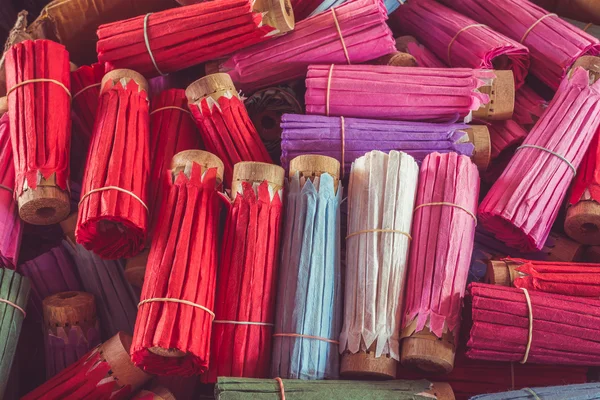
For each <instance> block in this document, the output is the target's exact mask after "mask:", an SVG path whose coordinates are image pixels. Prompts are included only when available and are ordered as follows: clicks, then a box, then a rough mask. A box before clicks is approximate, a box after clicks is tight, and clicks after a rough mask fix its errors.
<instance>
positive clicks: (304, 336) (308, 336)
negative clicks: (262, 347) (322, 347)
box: [273, 333, 340, 345]
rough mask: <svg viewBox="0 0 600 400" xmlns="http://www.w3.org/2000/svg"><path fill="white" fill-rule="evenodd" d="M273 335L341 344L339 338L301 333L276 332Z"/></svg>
mask: <svg viewBox="0 0 600 400" xmlns="http://www.w3.org/2000/svg"><path fill="white" fill-rule="evenodd" d="M273 337H299V338H304V339H314V340H320V341H322V342H327V343H333V344H337V345H339V344H340V342H338V341H337V340H332V339H327V338H324V337H320V336H311V335H300V334H299V333H276V334H274V335H273Z"/></svg>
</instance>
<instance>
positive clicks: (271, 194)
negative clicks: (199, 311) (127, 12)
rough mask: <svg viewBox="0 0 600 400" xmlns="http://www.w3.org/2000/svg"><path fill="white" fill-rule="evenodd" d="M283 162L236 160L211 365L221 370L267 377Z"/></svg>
mask: <svg viewBox="0 0 600 400" xmlns="http://www.w3.org/2000/svg"><path fill="white" fill-rule="evenodd" d="M284 179H285V171H284V170H283V168H281V167H279V166H276V165H272V164H265V163H257V162H242V163H238V164H236V165H235V169H234V171H233V183H232V189H231V194H232V197H233V200H232V204H231V207H230V208H229V210H228V216H227V222H226V224H225V233H224V239H223V247H222V250H221V251H222V252H221V263H220V266H219V273H218V279H217V293H216V299H215V320H214V321H213V328H212V348H211V355H210V357H211V358H210V367H209V369H208V373H207V375H205V378H206V380H207V381H208V382H216V380H217V376H236V377H246V378H266V377H268V376H269V370H270V362H271V341H272V334H273V323H274V318H275V298H276V295H277V290H276V287H275V285H276V282H277V270H278V259H279V240H280V225H281V220H282V217H283V204H282V201H283V198H282V194H283V182H284Z"/></svg>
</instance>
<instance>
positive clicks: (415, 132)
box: [281, 114, 490, 177]
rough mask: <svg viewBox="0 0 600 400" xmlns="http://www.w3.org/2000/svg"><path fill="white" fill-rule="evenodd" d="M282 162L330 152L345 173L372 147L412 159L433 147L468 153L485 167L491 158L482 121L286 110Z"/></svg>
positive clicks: (286, 166)
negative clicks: (435, 121) (384, 118)
mask: <svg viewBox="0 0 600 400" xmlns="http://www.w3.org/2000/svg"><path fill="white" fill-rule="evenodd" d="M281 127H282V128H283V132H282V138H283V141H282V143H281V150H282V154H281V164H282V166H283V167H284V168H286V169H287V168H288V166H289V163H290V160H291V159H293V158H294V157H297V156H300V155H302V154H317V155H324V156H329V157H333V158H335V159H336V160H338V161H339V162H340V163H341V164H342V167H343V171H342V177H343V176H348V175H349V173H350V167H351V166H352V163H353V162H354V160H356V159H357V158H358V157H362V156H363V155H364V154H365V153H367V152H369V151H371V150H373V149H375V150H380V151H383V152H389V151H391V150H398V151H403V152H405V153H407V154H409V155H411V156H412V157H413V158H415V160H417V162H419V163H420V162H421V161H423V159H424V158H425V156H427V155H428V154H429V153H433V152H434V151H437V152H440V153H446V152H456V153H459V154H464V155H466V156H469V157H471V158H472V160H473V162H474V163H475V164H477V166H478V167H479V168H480V170H482V171H484V170H485V169H486V168H487V166H488V164H489V162H490V135H489V132H488V129H487V128H486V127H485V126H483V125H465V124H431V123H424V122H403V121H379V120H373V119H357V118H345V117H324V116H318V115H294V114H286V115H284V116H283V118H282V123H281Z"/></svg>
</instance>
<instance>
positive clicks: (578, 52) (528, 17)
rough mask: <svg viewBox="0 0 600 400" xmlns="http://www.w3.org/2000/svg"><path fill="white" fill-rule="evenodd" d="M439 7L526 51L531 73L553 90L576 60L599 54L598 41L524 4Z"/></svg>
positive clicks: (474, 0)
mask: <svg viewBox="0 0 600 400" xmlns="http://www.w3.org/2000/svg"><path fill="white" fill-rule="evenodd" d="M442 3H445V4H446V5H448V7H452V8H454V9H455V10H457V11H459V12H460V13H462V14H464V15H467V16H469V17H471V18H473V19H474V20H476V21H477V22H480V23H482V24H486V25H488V26H489V27H490V28H492V29H494V30H496V31H498V32H500V33H502V34H504V35H506V36H508V37H509V38H511V39H513V40H515V41H518V42H519V43H521V44H523V45H525V46H527V48H529V53H530V57H531V68H530V71H531V73H532V74H533V75H535V76H536V77H537V78H538V79H540V80H541V81H542V82H543V83H545V84H546V85H548V86H549V87H550V88H552V89H554V90H556V89H558V87H559V86H560V83H561V81H562V79H563V78H564V77H565V75H566V73H567V71H568V70H569V68H571V66H572V65H573V63H574V62H575V60H577V59H578V58H579V57H581V56H585V55H592V56H593V55H597V54H598V53H600V41H599V40H598V39H596V38H595V37H593V36H591V35H588V34H587V33H585V32H583V31H582V30H581V29H579V28H576V27H574V26H573V25H570V24H569V23H567V22H565V21H563V20H562V19H560V18H559V17H558V16H557V15H556V14H550V13H548V12H547V11H546V10H544V9H542V8H540V7H538V6H536V5H534V4H533V3H531V2H529V1H527V0H498V1H487V0H442Z"/></svg>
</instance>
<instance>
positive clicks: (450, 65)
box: [448, 24, 487, 67]
mask: <svg viewBox="0 0 600 400" xmlns="http://www.w3.org/2000/svg"><path fill="white" fill-rule="evenodd" d="M477 27H487V25H484V24H471V25H467V26H465V27H464V28H462V29H461V30H459V31H458V32H456V35H454V37H453V38H452V40H451V41H450V43H449V44H448V66H449V67H452V61H450V49H452V45H453V44H454V42H455V41H456V39H458V36H459V35H460V34H461V33H463V32H464V31H466V30H467V29H469V28H477Z"/></svg>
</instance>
